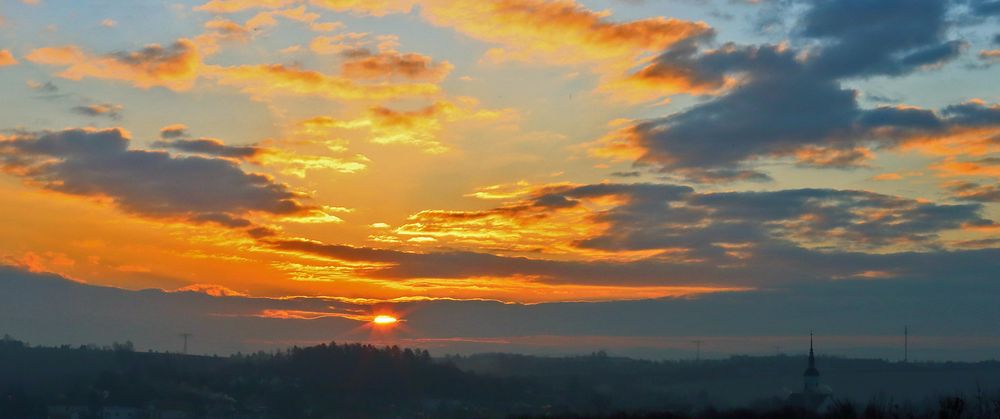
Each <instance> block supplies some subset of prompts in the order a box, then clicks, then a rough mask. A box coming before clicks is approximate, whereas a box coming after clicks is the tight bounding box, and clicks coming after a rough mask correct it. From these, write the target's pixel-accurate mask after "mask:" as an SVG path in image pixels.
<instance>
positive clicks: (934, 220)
mask: <svg viewBox="0 0 1000 419" xmlns="http://www.w3.org/2000/svg"><path fill="white" fill-rule="evenodd" d="M982 211H983V208H982V206H981V205H979V204H951V205H949V204H935V203H930V202H925V201H918V200H913V199H907V198H902V197H896V196H891V195H882V194H876V193H872V192H865V191H849V190H848V191H844V190H833V189H793V190H779V191H767V192H709V193H699V192H696V191H694V190H693V189H691V188H690V187H686V186H677V185H663V184H592V185H545V186H541V187H537V188H535V189H534V190H532V191H530V192H528V195H527V196H526V197H525V198H524V199H521V200H517V201H513V202H509V203H506V204H504V205H502V206H500V207H496V208H494V209H488V210H479V211H444V210H434V211H423V212H420V213H418V214H415V215H414V216H412V217H410V219H409V220H408V224H405V225H402V226H400V227H398V228H396V229H394V230H392V233H394V234H396V236H397V237H399V236H401V237H403V239H396V241H397V242H401V241H405V240H406V239H405V238H406V237H409V238H414V237H431V238H434V239H435V240H436V242H437V243H436V244H440V245H441V246H442V247H444V248H456V247H457V248H459V249H469V250H448V251H439V252H408V251H401V250H391V249H378V248H369V247H354V246H346V245H334V244H325V243H320V242H313V241H304V240H288V239H283V240H273V241H268V242H266V244H268V245H271V246H274V247H275V248H276V249H280V250H282V251H294V252H302V253H306V254H311V255H319V256H323V257H327V258H330V259H331V260H335V261H340V262H341V263H343V264H344V265H342V266H341V269H346V270H348V271H349V272H353V273H352V274H351V275H360V276H362V277H369V278H374V279H392V280H398V281H412V280H416V279H465V280H471V279H477V278H478V279H480V280H481V278H492V279H495V280H499V279H502V278H531V279H532V280H534V281H536V282H539V283H547V284H589V285H612V284H617V285H625V284H631V285H634V286H639V285H642V286H653V285H656V286H679V285H684V286H693V285H699V286H729V287H738V286H750V287H765V286H769V284H777V283H792V282H796V281H801V280H804V279H807V278H816V279H820V278H825V279H827V280H829V279H836V278H849V277H855V276H858V275H862V274H863V273H865V272H874V271H879V272H893V273H894V274H893V275H895V276H920V277H927V278H930V276H927V275H929V273H925V272H922V271H920V269H923V268H926V267H927V264H928V263H931V262H929V261H930V260H938V261H944V260H947V259H950V258H961V257H966V256H962V255H961V254H960V253H956V252H954V251H949V250H945V247H946V246H947V242H946V241H944V240H942V239H941V236H942V234H944V233H946V232H950V231H960V230H965V229H967V228H970V227H972V228H978V227H988V226H992V225H995V223H994V222H993V221H991V220H988V219H985V218H983V217H982V215H981V213H982ZM383 241H384V240H383ZM477 249H491V250H493V251H496V252H498V253H499V254H490V253H481V252H480V251H478V250H477ZM508 252H514V254H518V253H520V254H526V255H530V257H522V256H514V255H506V254H505V253H508ZM557 254H558V255H559V257H554V256H555V255H557ZM921 258H926V260H921ZM917 260H921V262H919V263H917V262H916V261H917ZM914 263H916V264H914ZM980 266H981V265H980Z"/></svg>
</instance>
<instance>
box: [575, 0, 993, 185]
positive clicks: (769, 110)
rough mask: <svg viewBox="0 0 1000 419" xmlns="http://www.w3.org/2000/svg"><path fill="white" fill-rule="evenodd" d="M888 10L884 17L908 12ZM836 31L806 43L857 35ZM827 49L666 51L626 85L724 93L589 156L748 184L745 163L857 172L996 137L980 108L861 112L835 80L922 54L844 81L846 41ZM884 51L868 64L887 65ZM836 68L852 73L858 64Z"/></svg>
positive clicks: (903, 66)
mask: <svg viewBox="0 0 1000 419" xmlns="http://www.w3.org/2000/svg"><path fill="white" fill-rule="evenodd" d="M848 3H850V2H848ZM879 4H882V3H879ZM896 6H899V7H897V8H889V9H888V10H886V11H884V12H886V13H889V12H893V11H896V12H900V11H899V10H897V9H906V7H903V5H896ZM824 10H825V9H824ZM815 13H818V12H816V11H814V12H813V14H815ZM823 13H830V14H837V13H847V12H846V11H839V12H836V13H834V12H832V11H824V12H823ZM900 13H902V17H898V18H899V19H908V18H909V17H908V14H907V13H909V12H900ZM890 14H892V13H890ZM820 16H825V14H822V13H821V14H820ZM812 19H817V17H815V16H814V17H812ZM831 19H832V18H831ZM836 22H839V20H837V19H832V21H831V22H826V23H824V24H822V25H821V24H820V23H813V24H814V25H817V27H815V28H812V29H809V30H808V31H807V33H812V34H814V35H816V36H820V35H829V36H831V37H832V36H834V35H837V36H841V37H844V38H845V39H848V40H851V39H853V37H854V36H856V34H855V33H854V32H853V31H855V30H858V31H861V32H865V31H864V30H861V29H858V28H853V27H846V28H841V27H839V26H837V25H835V23H836ZM828 26H829V27H828ZM824 28H825V29H824ZM835 29H836V30H835ZM893 30H894V29H893ZM837 39H840V38H837ZM920 39H923V38H920ZM830 42H832V44H831V45H830V46H826V47H824V48H822V49H820V50H819V52H817V53H815V54H810V55H808V56H805V57H803V55H802V53H801V52H800V51H795V50H792V49H789V48H788V47H786V46H783V45H778V46H770V45H765V46H738V45H734V44H727V45H724V46H722V47H720V48H717V49H714V50H707V51H703V52H701V53H697V52H696V51H697V48H694V47H693V46H691V45H690V44H683V45H681V49H679V50H676V51H667V52H666V53H664V54H662V55H661V56H660V57H658V58H657V60H656V61H655V62H654V63H653V64H650V66H648V67H646V68H645V69H642V70H640V71H638V72H637V73H635V75H634V77H639V78H650V77H659V76H658V75H660V74H679V75H681V76H683V77H685V78H686V79H688V80H689V83H695V84H697V85H699V86H705V87H706V89H720V88H723V87H724V86H731V87H729V88H728V90H727V91H726V92H725V93H724V94H721V95H720V96H718V97H716V98H713V99H711V100H709V101H707V102H703V103H700V104H697V105H695V106H692V107H690V108H688V109H685V110H682V111H680V112H677V113H674V114H671V115H668V116H666V117H662V118H658V119H650V120H646V121H640V122H637V123H635V124H633V125H631V126H628V127H625V128H620V129H618V130H616V131H615V132H613V133H611V134H609V135H608V136H606V137H604V138H602V139H600V140H598V141H597V142H595V143H593V144H592V145H591V150H590V152H591V154H592V155H595V156H598V157H610V158H612V159H616V160H634V161H635V162H636V163H637V164H639V165H652V166H654V167H657V168H658V169H659V170H661V171H662V172H664V173H668V174H673V175H679V176H682V177H685V178H687V179H689V180H694V181H715V180H720V179H721V180H724V181H731V180H734V179H737V180H740V179H746V176H754V175H755V171H754V169H753V163H754V162H755V161H756V160H759V159H773V158H784V157H791V158H793V159H795V160H796V161H797V163H798V164H800V165H804V166H818V167H855V166H862V165H864V164H865V162H866V161H867V160H869V159H871V158H872V152H871V150H870V147H881V148H891V147H896V146H899V145H908V144H909V143H912V142H927V143H929V144H932V145H933V144H940V143H941V142H942V141H951V140H955V139H956V138H957V136H958V135H959V134H968V133H969V131H968V130H967V129H968V128H977V129H978V130H979V131H980V134H981V131H982V130H984V129H985V130H992V131H996V130H998V129H1000V124H998V123H997V122H998V121H1000V120H997V119H996V117H995V115H994V114H995V112H996V111H995V108H996V107H995V106H991V105H986V104H985V103H983V102H981V101H978V102H977V101H971V102H968V103H964V104H960V105H953V106H949V107H946V108H943V109H941V110H940V111H938V112H934V111H932V110H927V109H921V108H915V107H909V106H882V107H877V108H871V109H865V108H862V107H861V106H860V105H859V104H858V101H857V97H858V93H857V92H856V91H855V90H852V89H847V88H844V87H843V86H842V85H841V80H840V79H839V78H841V77H853V76H866V77H867V76H872V75H876V74H882V75H899V74H903V73H905V72H909V71H915V70H916V69H918V68H921V67H924V66H926V65H927V64H928V63H929V62H930V60H929V59H924V58H920V57H924V55H923V53H925V52H927V51H924V50H921V51H920V52H921V54H918V55H919V56H918V57H916V58H911V59H901V60H899V61H891V60H890V61H885V62H882V63H881V64H879V65H875V66H869V67H865V68H860V67H858V68H857V70H856V71H855V72H847V70H835V69H834V68H835V67H836V66H837V65H841V64H838V63H839V61H836V60H848V59H850V60H854V59H857V57H855V56H850V57H847V56H844V57H841V56H840V55H839V54H842V52H841V49H842V48H847V47H846V46H844V45H847V44H845V42H848V41H847V40H841V41H830ZM852 42H853V41H852ZM928 42H930V41H928ZM879 45H882V44H881V43H879ZM887 45H893V44H892V43H891V42H890V43H887ZM914 45H916V46H920V45H922V44H920V43H919V42H917V41H908V42H903V41H902V40H900V41H899V44H898V45H897V50H896V51H898V50H899V49H898V48H903V49H904V50H905V49H906V48H909V47H913V46H914ZM884 47H885V46H884V45H882V46H880V47H879V48H880V49H878V51H875V52H872V54H875V56H876V58H878V57H881V58H885V57H887V55H885V54H888V53H887V52H886V50H884V49H882V48H884ZM931 55H933V54H931ZM831 57H832V58H831ZM881 58H880V59H881ZM872 59H875V58H872ZM885 59H886V60H888V58H885ZM843 65H844V66H845V68H855V67H857V66H861V65H862V64H860V63H853V62H851V63H849V65H848V64H843ZM670 77H673V76H670ZM678 77H680V76H678ZM692 80H693V81H692ZM734 174H739V175H738V176H733V175H734ZM745 175H746V176H745Z"/></svg>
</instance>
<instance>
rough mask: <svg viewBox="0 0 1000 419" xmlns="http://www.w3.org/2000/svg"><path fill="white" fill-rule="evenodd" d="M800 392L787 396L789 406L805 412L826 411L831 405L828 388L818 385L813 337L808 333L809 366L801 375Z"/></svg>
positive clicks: (831, 399)
mask: <svg viewBox="0 0 1000 419" xmlns="http://www.w3.org/2000/svg"><path fill="white" fill-rule="evenodd" d="M802 381H803V386H802V391H801V392H798V393H792V394H790V395H788V400H787V402H788V404H789V405H790V406H796V407H801V408H803V409H807V410H813V411H822V410H826V409H827V408H828V407H829V406H830V405H831V404H832V403H833V391H832V390H831V389H830V387H827V386H821V385H820V383H819V370H818V369H816V354H815V353H814V351H813V335H812V333H809V366H808V367H807V368H806V371H805V372H804V373H803V374H802Z"/></svg>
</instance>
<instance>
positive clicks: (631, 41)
mask: <svg viewBox="0 0 1000 419" xmlns="http://www.w3.org/2000/svg"><path fill="white" fill-rule="evenodd" d="M313 4H316V5H319V6H324V7H328V8H331V9H334V10H338V11H354V12H359V13H367V14H372V15H377V16H381V15H385V14H388V13H406V12H410V11H411V10H414V7H415V6H419V8H417V10H419V14H420V16H421V17H423V18H424V19H425V20H427V21H428V22H430V23H431V24H433V25H437V26H443V27H449V28H452V29H454V30H456V31H458V32H459V33H462V34H464V35H467V36H469V37H472V38H474V39H477V40H480V41H483V42H487V43H490V44H494V45H496V46H495V47H493V48H491V49H489V50H488V52H487V53H486V55H485V56H484V57H483V60H484V61H486V62H493V63H499V62H508V61H516V62H527V63H531V64H546V65H568V66H579V65H586V66H587V68H588V69H589V70H591V71H593V72H594V73H596V74H599V75H601V77H602V84H604V85H606V84H612V83H613V82H614V81H615V80H616V79H618V78H620V77H621V76H622V75H623V74H624V72H625V71H626V70H627V69H629V68H631V67H634V66H636V65H639V64H640V63H642V61H643V60H644V59H645V56H646V55H648V54H651V53H655V52H657V51H661V50H664V49H666V48H668V47H670V46H671V45H673V44H675V43H678V42H682V41H684V40H687V39H689V38H692V37H700V36H704V35H706V34H709V33H711V32H712V29H711V27H709V26H708V25H707V24H705V23H702V22H690V21H684V20H680V19H672V18H665V17H654V18H646V19H638V20H632V21H626V22H616V21H613V20H612V19H611V18H610V12H608V11H593V10H590V9H587V8H586V7H584V6H582V5H580V4H578V3H577V2H575V1H572V0H557V1H543V0H488V1H478V2H456V1H450V0H423V1H407V0H401V1H374V2H368V1H355V0H314V1H313ZM602 91H604V92H607V93H612V94H618V95H621V96H626V97H627V96H630V95H632V94H636V95H639V96H640V97H642V98H644V97H645V96H646V95H648V92H642V91H631V92H621V91H616V90H615V89H610V88H607V89H603V90H602Z"/></svg>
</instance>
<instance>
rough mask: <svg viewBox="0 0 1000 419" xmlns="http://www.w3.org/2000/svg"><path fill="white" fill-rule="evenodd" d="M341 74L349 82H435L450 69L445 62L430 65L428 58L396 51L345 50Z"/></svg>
mask: <svg viewBox="0 0 1000 419" xmlns="http://www.w3.org/2000/svg"><path fill="white" fill-rule="evenodd" d="M343 56H344V62H343V63H342V64H341V74H343V75H344V76H345V77H348V78H352V79H393V78H401V79H408V80H420V81H430V82H439V81H441V80H443V79H444V78H445V77H447V76H448V74H449V73H451V70H452V68H454V66H452V65H451V63H449V62H447V61H441V62H436V63H435V62H434V61H433V59H432V58H431V57H428V56H426V55H421V54H414V53H406V54H403V53H400V52H397V51H392V50H388V51H378V52H372V51H370V50H367V49H355V50H350V51H346V52H345V53H344V54H343Z"/></svg>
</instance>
